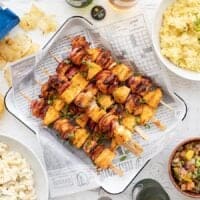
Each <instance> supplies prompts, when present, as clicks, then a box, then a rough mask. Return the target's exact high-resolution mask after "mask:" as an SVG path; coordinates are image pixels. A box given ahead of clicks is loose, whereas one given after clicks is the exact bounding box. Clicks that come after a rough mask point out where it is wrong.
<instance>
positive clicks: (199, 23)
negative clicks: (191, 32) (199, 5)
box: [194, 17, 200, 32]
mask: <svg viewBox="0 0 200 200" xmlns="http://www.w3.org/2000/svg"><path fill="white" fill-rule="evenodd" d="M194 28H195V31H197V32H200V18H199V17H197V18H196V21H195V22H194Z"/></svg>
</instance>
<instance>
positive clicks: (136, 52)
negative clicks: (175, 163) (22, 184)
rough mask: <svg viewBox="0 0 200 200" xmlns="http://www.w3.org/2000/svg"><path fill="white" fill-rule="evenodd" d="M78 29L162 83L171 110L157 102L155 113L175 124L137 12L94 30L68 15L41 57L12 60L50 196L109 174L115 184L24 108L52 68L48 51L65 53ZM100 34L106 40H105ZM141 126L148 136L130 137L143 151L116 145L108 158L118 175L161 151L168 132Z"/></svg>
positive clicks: (18, 99)
mask: <svg viewBox="0 0 200 200" xmlns="http://www.w3.org/2000/svg"><path fill="white" fill-rule="evenodd" d="M69 27H70V29H69ZM80 34H81V35H85V36H86V38H87V39H88V40H89V41H90V42H91V43H92V45H94V46H100V45H101V46H102V45H103V46H104V47H106V48H111V51H112V53H113V54H114V56H115V57H116V58H117V59H118V60H120V61H126V62H127V61H129V62H130V63H131V65H132V66H134V71H136V72H139V73H143V74H147V75H148V76H151V77H152V79H154V80H155V81H156V82H157V83H158V84H159V85H160V86H161V87H162V88H163V89H164V91H165V95H164V101H165V102H166V103H168V104H169V105H170V106H171V107H173V109H174V110H169V109H168V108H166V107H164V106H159V109H158V112H157V114H156V117H157V118H158V119H160V120H161V121H162V122H163V123H164V124H165V125H166V126H167V131H170V130H171V129H172V128H173V127H174V126H175V125H176V123H177V122H178V113H180V112H181V108H180V107H179V102H178V101H177V100H176V99H175V98H174V97H173V95H172V94H171V91H169V88H168V87H167V84H166V82H165V78H164V77H163V76H162V72H161V68H160V67H159V63H158V61H157V59H156V57H155V54H154V52H153V48H152V43H151V39H150V37H149V34H148V30H147V27H146V24H145V20H144V16H143V14H141V13H137V14H135V15H134V16H132V17H130V18H128V19H123V20H121V21H118V22H115V23H112V24H109V25H106V26H103V27H100V28H95V30H94V29H91V27H90V26H88V25H86V22H83V20H82V19H76V18H74V19H71V21H70V22H69V23H66V24H65V26H64V27H63V29H61V30H60V31H59V32H58V33H57V34H56V38H54V40H53V42H52V43H50V44H49V45H48V46H47V47H46V49H45V50H44V55H43V56H42V59H39V61H38V58H37V57H29V58H27V59H25V60H23V61H20V62H18V63H16V64H14V65H13V66H12V75H13V77H12V78H13V83H14V85H13V88H14V100H15V105H16V107H17V109H18V111H19V112H20V113H21V114H23V119H21V120H22V121H23V122H25V124H27V125H28V126H30V127H31V128H32V129H33V130H34V131H36V132H37V134H38V138H39V141H40V143H41V145H42V147H43V153H44V160H45V163H46V167H47V171H48V175H49V182H50V194H51V197H52V198H53V197H57V196H63V195H66V194H71V193H75V192H79V191H83V190H89V189H93V188H95V187H98V186H103V187H106V184H109V183H110V180H112V179H113V180H115V184H120V181H119V183H117V182H116V180H118V179H119V177H116V175H115V174H113V172H112V171H110V170H105V171H102V172H98V173H97V172H96V169H95V168H94V166H93V164H92V163H91V161H90V160H89V159H88V158H87V156H86V155H85V154H84V153H83V152H82V151H80V150H76V149H74V148H73V147H71V146H70V145H69V144H68V143H67V142H64V141H61V140H60V139H59V138H58V137H57V136H56V134H55V133H54V132H53V131H52V130H50V129H48V128H45V127H43V126H42V125H41V122H40V120H38V119H35V118H34V117H32V115H31V112H30V108H29V105H30V102H29V99H35V98H37V96H38V94H39V93H40V87H41V86H40V84H39V83H43V82H45V81H46V80H47V79H48V75H50V74H52V73H54V72H55V68H56V66H57V63H56V61H55V60H54V58H53V57H52V56H51V54H53V55H54V56H56V57H58V58H60V59H63V58H65V57H67V54H68V52H69V50H70V38H71V37H74V36H75V35H80ZM101 36H103V38H105V40H106V41H109V42H110V44H108V43H106V42H105V40H104V39H103V38H102V37H101ZM136 66H137V67H136ZM19 74H20V75H19ZM16 75H17V76H16ZM27 97H28V98H29V99H27ZM141 128H142V129H144V130H145V132H146V133H148V134H149V140H148V141H144V140H142V139H141V138H140V137H139V136H137V135H134V136H133V137H134V139H136V140H137V141H138V142H139V143H140V144H141V145H142V146H143V147H144V153H143V155H142V156H141V157H140V158H136V157H134V156H133V155H132V154H131V153H129V152H127V151H126V150H125V149H124V148H120V149H119V150H118V155H117V157H116V159H115V160H114V163H115V164H116V165H117V166H119V167H120V168H121V169H122V170H124V172H125V176H124V178H126V177H127V176H126V174H131V176H132V177H134V176H135V175H136V174H137V173H138V171H139V170H140V169H141V168H142V167H143V165H144V164H145V163H146V162H147V161H148V160H149V159H151V158H152V157H153V156H155V155H156V154H157V153H158V152H159V151H161V150H162V149H163V148H164V146H165V145H164V144H167V140H168V137H169V136H168V134H166V133H163V132H161V131H160V130H158V128H157V127H155V126H154V125H153V124H150V129H145V128H144V127H141ZM167 131H166V132H167ZM123 156H126V160H125V161H123V162H121V161H120V158H121V157H123ZM120 179H123V178H120ZM120 179H119V180H120ZM107 181H108V182H107Z"/></svg>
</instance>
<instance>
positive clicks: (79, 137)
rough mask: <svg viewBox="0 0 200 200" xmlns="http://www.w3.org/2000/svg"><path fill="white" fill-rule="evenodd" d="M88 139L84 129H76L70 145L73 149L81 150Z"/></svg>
mask: <svg viewBox="0 0 200 200" xmlns="http://www.w3.org/2000/svg"><path fill="white" fill-rule="evenodd" d="M88 137H89V133H88V132H87V131H86V129H82V128H80V129H77V130H76V131H75V133H74V137H73V140H72V143H73V145H74V146H75V147H77V148H81V147H82V146H83V144H84V143H85V141H86V140H87V138H88Z"/></svg>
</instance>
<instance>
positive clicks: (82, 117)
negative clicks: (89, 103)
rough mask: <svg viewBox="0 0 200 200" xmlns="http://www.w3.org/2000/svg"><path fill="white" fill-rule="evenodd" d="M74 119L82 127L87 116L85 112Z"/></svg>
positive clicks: (85, 122)
mask: <svg viewBox="0 0 200 200" xmlns="http://www.w3.org/2000/svg"><path fill="white" fill-rule="evenodd" d="M75 121H76V123H77V124H78V125H79V126H80V127H81V128H84V127H85V126H86V124H87V121H88V116H87V115H86V114H81V115H80V116H78V117H77V118H76V120H75Z"/></svg>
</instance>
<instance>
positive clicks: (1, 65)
mask: <svg viewBox="0 0 200 200" xmlns="http://www.w3.org/2000/svg"><path fill="white" fill-rule="evenodd" d="M6 64H7V62H6V61H5V60H4V59H3V58H2V57H1V56H0V70H2V69H3V68H4V67H5V66H6Z"/></svg>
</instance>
